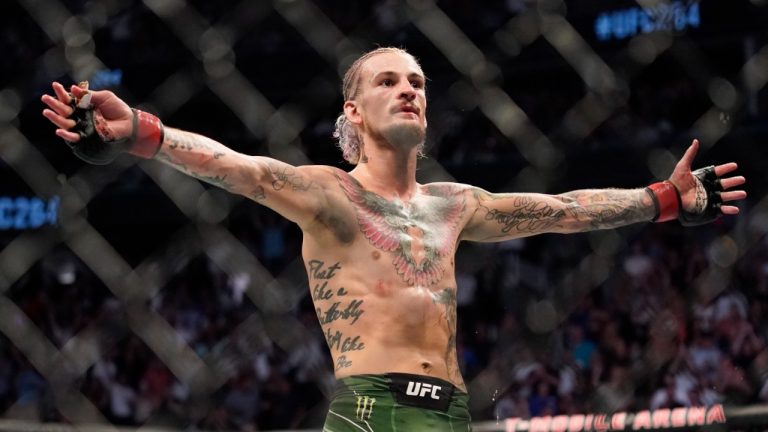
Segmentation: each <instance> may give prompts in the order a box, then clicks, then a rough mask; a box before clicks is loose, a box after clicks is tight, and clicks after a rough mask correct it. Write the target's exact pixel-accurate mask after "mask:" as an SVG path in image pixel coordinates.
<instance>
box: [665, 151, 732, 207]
mask: <svg viewBox="0 0 768 432" xmlns="http://www.w3.org/2000/svg"><path fill="white" fill-rule="evenodd" d="M698 150H699V140H696V139H695V140H693V143H692V144H691V146H690V147H688V150H687V151H686V152H685V154H684V155H683V157H682V158H681V159H680V161H679V162H678V163H677V165H676V166H675V170H674V171H673V172H672V175H671V176H670V177H669V181H671V182H672V183H673V184H674V185H675V187H677V190H678V192H679V193H680V200H681V201H682V207H683V210H685V211H687V212H690V213H694V214H699V213H702V212H704V210H705V208H706V206H707V191H706V189H705V188H704V185H703V184H702V183H701V181H699V179H697V178H696V176H694V175H693V173H692V172H691V164H692V163H693V159H694V157H695V156H696V152H698ZM714 168H715V175H717V178H718V181H719V182H720V185H721V188H722V192H721V193H720V198H721V199H722V201H723V204H722V205H721V206H720V211H721V212H722V213H723V214H727V215H735V214H738V213H739V208H738V207H736V206H734V205H728V204H727V203H729V202H733V201H738V200H742V199H744V198H746V197H747V193H746V192H745V191H744V190H731V189H733V188H735V187H737V186H741V185H743V184H744V183H745V182H746V179H745V178H744V176H734V177H727V178H723V176H724V175H726V174H728V173H730V172H732V171H734V170H736V168H738V166H737V165H736V163H735V162H729V163H725V164H722V165H716V166H715V167H714Z"/></svg>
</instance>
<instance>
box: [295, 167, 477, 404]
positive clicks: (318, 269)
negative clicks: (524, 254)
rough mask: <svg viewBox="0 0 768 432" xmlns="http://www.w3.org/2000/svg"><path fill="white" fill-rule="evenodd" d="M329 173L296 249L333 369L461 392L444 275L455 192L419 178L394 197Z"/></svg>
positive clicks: (450, 275) (456, 223) (460, 203)
mask: <svg viewBox="0 0 768 432" xmlns="http://www.w3.org/2000/svg"><path fill="white" fill-rule="evenodd" d="M329 170H330V171H329V173H330V174H331V175H332V176H333V182H329V183H326V184H325V185H324V187H325V188H326V196H327V197H328V200H329V202H328V203H327V205H326V206H324V208H325V210H324V211H323V212H322V213H321V214H320V215H318V217H317V222H316V223H314V224H312V226H311V227H309V228H307V229H305V230H304V243H303V251H302V252H303V257H304V263H305V266H306V269H307V273H308V276H309V289H310V293H311V295H312V300H313V302H314V306H315V310H316V312H317V316H318V319H319V321H320V324H321V326H322V329H323V332H324V333H325V337H326V341H327V343H328V346H329V348H330V352H331V355H332V357H333V363H334V369H335V373H336V376H337V377H339V378H341V377H345V376H349V375H358V374H381V373H387V372H403V373H413V374H421V375H430V376H434V377H438V378H442V379H445V380H447V381H450V382H452V383H453V384H454V385H456V386H457V387H459V388H462V389H464V383H463V380H462V378H461V375H460V373H459V367H458V362H457V358H456V280H455V276H454V253H455V249H456V246H457V243H458V237H459V232H460V227H461V226H462V225H463V224H464V222H465V218H466V215H465V213H466V212H465V201H464V191H463V190H462V189H461V188H460V187H459V186H458V185H450V184H434V185H424V186H419V191H418V193H417V194H416V195H415V196H414V197H413V198H412V199H410V200H409V202H407V203H403V202H399V201H398V200H386V199H384V198H383V197H382V196H380V195H378V194H375V193H373V192H370V191H367V190H365V189H364V188H363V186H362V185H361V184H360V183H359V182H358V181H357V180H355V179H354V178H353V177H352V176H351V175H349V174H348V173H346V172H343V171H341V170H336V169H329ZM323 177H325V178H328V176H327V175H326V176H323ZM334 182H335V184H333V183H334Z"/></svg>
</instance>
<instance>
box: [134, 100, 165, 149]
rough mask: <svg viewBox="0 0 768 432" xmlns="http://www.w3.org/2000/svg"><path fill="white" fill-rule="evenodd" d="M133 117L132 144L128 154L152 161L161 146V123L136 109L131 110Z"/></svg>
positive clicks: (162, 133) (150, 115)
mask: <svg viewBox="0 0 768 432" xmlns="http://www.w3.org/2000/svg"><path fill="white" fill-rule="evenodd" d="M133 116H134V119H133V122H134V124H133V137H132V141H133V144H132V145H131V148H130V150H128V153H131V154H133V155H136V156H139V157H142V158H145V159H152V158H153V157H155V155H156V154H157V152H159V151H160V146H162V145H163V138H164V131H163V123H162V122H161V121H160V119H159V118H157V117H156V116H153V115H152V114H149V113H146V112H144V111H139V110H137V109H135V110H133Z"/></svg>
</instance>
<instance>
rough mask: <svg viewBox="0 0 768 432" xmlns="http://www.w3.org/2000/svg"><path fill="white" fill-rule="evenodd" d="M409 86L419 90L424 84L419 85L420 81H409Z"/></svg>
mask: <svg viewBox="0 0 768 432" xmlns="http://www.w3.org/2000/svg"><path fill="white" fill-rule="evenodd" d="M411 86H412V87H413V88H416V89H420V88H422V87H424V84H422V83H421V81H411Z"/></svg>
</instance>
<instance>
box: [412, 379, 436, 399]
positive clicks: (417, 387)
mask: <svg viewBox="0 0 768 432" xmlns="http://www.w3.org/2000/svg"><path fill="white" fill-rule="evenodd" d="M441 388H442V387H440V386H436V385H432V384H427V383H420V382H414V381H408V388H407V389H405V394H407V395H408V396H420V397H424V396H426V395H427V394H430V397H431V398H432V399H437V400H439V399H440V396H438V395H437V392H438V391H440V389H441Z"/></svg>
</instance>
